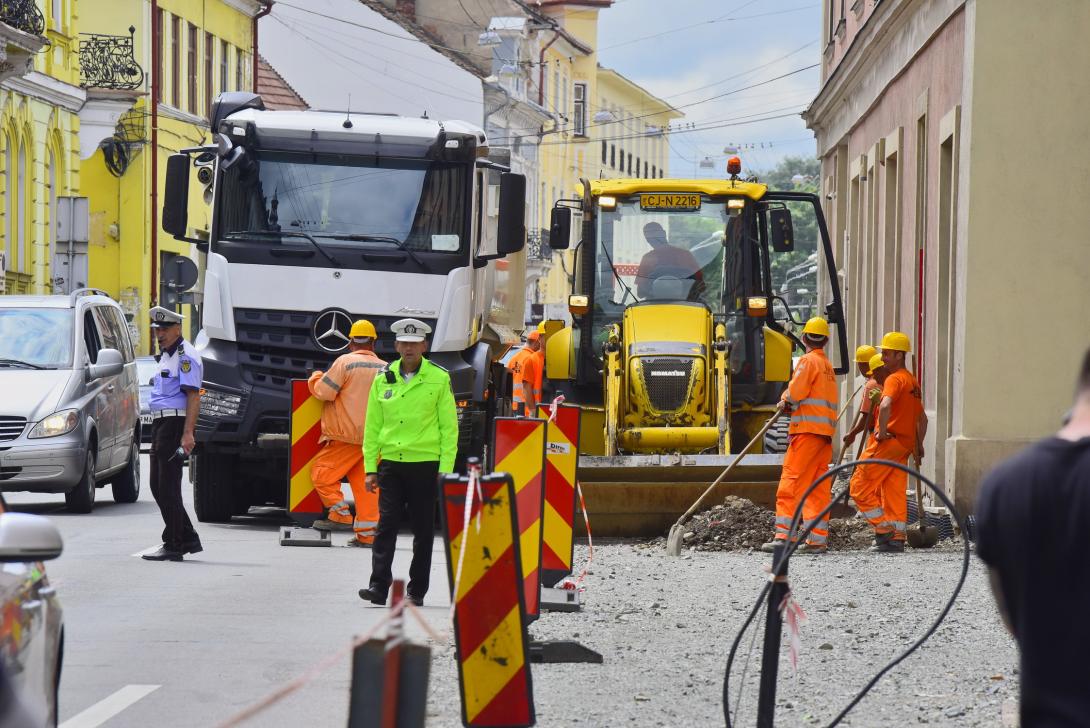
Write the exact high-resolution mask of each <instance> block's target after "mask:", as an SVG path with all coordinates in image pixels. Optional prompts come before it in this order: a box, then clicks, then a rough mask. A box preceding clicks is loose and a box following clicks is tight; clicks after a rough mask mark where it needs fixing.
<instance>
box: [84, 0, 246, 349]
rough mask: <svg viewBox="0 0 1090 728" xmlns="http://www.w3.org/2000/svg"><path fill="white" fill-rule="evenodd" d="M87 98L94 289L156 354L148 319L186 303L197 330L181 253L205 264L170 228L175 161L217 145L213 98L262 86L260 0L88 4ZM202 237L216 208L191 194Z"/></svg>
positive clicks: (97, 0) (96, 0)
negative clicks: (257, 78) (167, 204)
mask: <svg viewBox="0 0 1090 728" xmlns="http://www.w3.org/2000/svg"><path fill="white" fill-rule="evenodd" d="M81 6H82V8H83V18H84V19H83V22H82V23H81V28H80V30H81V33H83V34H84V35H83V36H82V39H83V43H84V52H83V54H82V55H83V60H84V79H83V80H84V85H85V86H86V88H87V102H86V104H85V106H84V109H83V112H82V113H81V117H82V120H83V127H82V131H81V133H80V149H81V156H82V173H81V174H82V182H83V185H84V189H85V190H86V194H87V196H88V198H89V208H90V234H89V238H90V240H89V244H88V263H89V272H90V276H89V277H90V282H91V284H92V285H94V286H95V287H96V288H101V289H103V290H105V291H106V292H107V293H109V294H110V295H111V296H114V297H115V298H117V300H118V301H119V302H120V303H121V305H122V308H124V309H125V312H126V315H127V316H128V317H129V318H130V320H131V321H132V322H133V332H134V333H135V334H136V336H137V339H138V342H139V343H138V346H137V348H138V350H140V351H143V352H150V351H151V342H150V339H149V336H148V330H147V327H146V323H145V321H146V317H145V316H144V315H143V312H144V311H146V310H147V309H148V308H149V307H150V306H153V305H156V304H160V305H166V306H169V307H173V308H178V309H179V310H181V311H182V313H183V314H186V315H187V317H188V319H187V320H188V321H189V322H191V326H187V327H186V328H185V334H186V335H187V336H190V337H192V336H194V335H195V334H196V326H195V321H196V316H192V315H190V314H191V313H192V305H193V304H197V303H199V300H191V296H192V294H186V293H185V292H182V291H178V290H177V289H175V288H173V287H172V286H171V285H170V281H171V280H172V277H173V276H176V275H177V272H178V270H179V265H178V260H179V258H180V257H195V251H193V250H192V249H191V246H190V245H189V244H188V243H181V242H178V241H176V240H174V239H173V238H172V237H171V236H169V235H168V234H166V233H165V232H164V231H163V230H162V227H161V220H160V215H161V209H162V195H163V185H164V180H165V173H166V163H167V159H168V158H169V156H170V155H171V154H173V153H175V152H177V151H178V150H180V149H183V148H186V147H193V146H198V145H201V144H206V143H208V142H209V141H210V139H211V136H210V133H209V126H208V118H209V114H210V110H211V104H212V101H213V100H214V98H215V97H216V96H217V95H218V94H220V93H223V92H225V91H240V90H243V91H248V90H252V88H253V58H254V27H255V16H257V15H259V14H260V13H262V12H263V11H264V9H265V8H266V6H265V4H264V3H260V2H255V1H253V0H205V1H204V2H201V3H194V2H186V0H158V1H157V2H150V3H149V2H147V1H146V0H81ZM191 199H192V200H193V202H192V204H191V210H190V216H189V219H190V224H191V226H192V228H193V229H192V230H191V233H192V234H193V235H195V236H198V237H199V236H201V234H202V232H204V231H207V229H208V227H209V223H210V217H211V211H210V209H209V208H208V207H207V206H206V205H204V204H203V203H202V202H201V196H200V195H199V194H195V195H192V196H191Z"/></svg>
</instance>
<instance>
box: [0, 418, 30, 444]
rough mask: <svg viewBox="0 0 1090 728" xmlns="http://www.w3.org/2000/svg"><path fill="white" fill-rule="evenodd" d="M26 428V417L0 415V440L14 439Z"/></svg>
mask: <svg viewBox="0 0 1090 728" xmlns="http://www.w3.org/2000/svg"><path fill="white" fill-rule="evenodd" d="M24 429H26V417H0V442H5V441H7V440H14V439H15V438H17V437H19V435H21V434H23V430H24Z"/></svg>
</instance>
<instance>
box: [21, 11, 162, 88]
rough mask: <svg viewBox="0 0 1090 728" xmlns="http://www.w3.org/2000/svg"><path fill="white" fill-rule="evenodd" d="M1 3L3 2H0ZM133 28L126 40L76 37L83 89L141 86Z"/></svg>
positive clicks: (92, 35) (99, 35)
mask: <svg viewBox="0 0 1090 728" xmlns="http://www.w3.org/2000/svg"><path fill="white" fill-rule="evenodd" d="M0 2H3V0H0ZM135 34H136V28H134V27H133V26H131V25H130V26H129V37H128V38H126V37H125V36H123V35H102V34H99V33H80V35H81V36H82V37H81V38H80V42H79V65H80V76H81V77H82V80H81V84H80V85H82V86H83V87H84V88H110V89H126V90H128V89H138V88H140V87H141V86H143V85H144V69H143V68H141V67H140V64H139V63H137V62H136V57H135V55H133V37H134V36H135Z"/></svg>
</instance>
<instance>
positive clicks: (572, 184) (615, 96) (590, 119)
mask: <svg viewBox="0 0 1090 728" xmlns="http://www.w3.org/2000/svg"><path fill="white" fill-rule="evenodd" d="M610 4H611V3H610V2H609V0H552V1H551V2H550V0H544V1H543V2H542V3H541V9H542V11H543V12H545V13H546V14H548V15H549V17H551V18H553V19H554V20H556V21H557V23H558V24H559V25H560V27H562V28H563V29H564V30H565V31H566V33H567V34H568V35H570V36H571V37H572V38H573V39H574V41H575V42H574V43H572V42H567V41H565V40H564V39H563V38H562V37H558V39H557V41H556V42H554V43H552V44H550V45H547V47H546V49H545V52H544V57H543V60H544V64H543V66H542V69H541V91H542V96H543V98H544V103H543V106H545V108H546V109H549V110H550V111H552V112H554V113H555V114H556V115H557V118H558V121H557V124H556V127H555V128H554V129H553V130H552V132H551V133H548V132H547V133H546V134H544V135H543V137H542V140H541V144H540V147H539V149H540V154H539V158H540V160H541V174H540V185H541V190H540V194H541V197H542V199H543V200H544V202H545V204H542V205H540V206H539V209H540V211H541V216H542V219H541V220H540V221H539V222H540V225H541V227H542V228H544V229H547V228H548V227H549V219H548V216H549V214H550V210H551V208H552V204H551V203H553V202H555V201H556V200H558V199H561V198H574V197H577V196H582V189H581V188H580V186H579V180H580V178H586V179H598V178H600V177H665V176H667V175H668V174H669V166H670V153H669V152H670V150H669V143H668V142H667V130H668V127H669V124H670V121H671V120H672V119H677V118H680V117H682V116H683V114H682V113H681V112H679V111H677V110H676V109H674V108H673V107H671V106H670V105H669V104H667V103H666V102H665V101H663V100H661V99H659V98H657V97H655V96H654V95H653V94H651V93H649V92H648V91H646V90H645V89H643V88H641V87H640V86H639V85H637V84H635V83H633V82H632V81H630V80H629V79H627V78H625V77H624V76H623V75H622V74H620V73H618V72H617V71H614V70H612V69H608V68H603V67H602V66H600V65H598V54H597V51H596V50H595V49H596V48H597V44H598V22H599V12H600V11H601V10H604V9H607V8H608V7H609V5H610ZM546 43H548V41H546ZM561 255H563V256H564V260H563V265H554V266H553V267H552V269H551V270H550V271H549V274H548V276H547V277H546V278H545V279H544V280H543V282H542V289H543V290H542V299H543V301H544V302H545V303H546V304H563V303H565V302H566V300H567V296H568V294H569V292H570V290H571V286H570V283H569V272H570V271H571V270H572V258H573V253H572V252H571V251H565V252H564V253H557V254H556V256H557V257H559V256H561Z"/></svg>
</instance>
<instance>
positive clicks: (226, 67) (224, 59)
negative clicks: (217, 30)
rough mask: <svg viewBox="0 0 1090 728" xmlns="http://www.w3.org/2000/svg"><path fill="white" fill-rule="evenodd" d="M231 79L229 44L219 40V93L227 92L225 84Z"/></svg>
mask: <svg viewBox="0 0 1090 728" xmlns="http://www.w3.org/2000/svg"><path fill="white" fill-rule="evenodd" d="M230 78H231V44H230V43H228V42H227V41H225V40H222V39H221V40H220V93H221V94H222V93H225V92H226V91H227V82H228V81H229V80H230Z"/></svg>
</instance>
